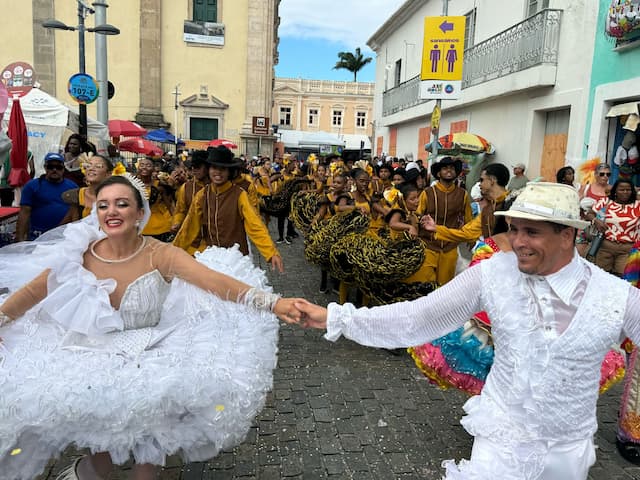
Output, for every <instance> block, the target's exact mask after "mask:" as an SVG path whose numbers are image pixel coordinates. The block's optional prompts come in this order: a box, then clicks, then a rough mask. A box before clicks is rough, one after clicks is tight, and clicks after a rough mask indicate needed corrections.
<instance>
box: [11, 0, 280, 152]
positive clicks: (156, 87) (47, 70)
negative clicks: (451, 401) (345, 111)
mask: <svg viewBox="0 0 640 480" xmlns="http://www.w3.org/2000/svg"><path fill="white" fill-rule="evenodd" d="M85 3H86V4H88V5H89V4H91V3H92V2H91V1H87V2H85ZM103 3H104V2H103ZM107 3H110V5H109V8H108V9H107V23H109V24H112V25H114V26H116V27H117V28H119V29H120V32H121V33H120V35H116V36H108V37H107V50H108V56H107V58H108V78H109V80H110V81H111V82H112V83H113V85H114V86H115V95H114V96H113V98H112V99H111V100H110V101H109V118H110V119H125V120H136V121H137V122H138V123H140V124H142V125H143V126H145V127H147V128H149V129H153V128H159V127H164V128H168V129H169V130H170V131H172V132H176V131H177V133H178V135H179V136H180V137H182V138H185V139H192V140H203V141H204V140H207V141H208V140H211V139H214V138H226V139H228V140H232V141H234V142H235V143H237V144H238V145H239V151H238V153H240V152H246V153H249V154H256V153H258V151H260V153H265V154H270V153H271V152H272V148H273V139H274V137H273V134H272V132H271V131H269V129H268V127H269V125H270V124H271V123H273V122H271V120H270V119H268V117H269V115H270V113H271V107H272V102H273V100H272V85H273V78H274V73H273V72H274V65H275V64H277V61H278V52H277V46H278V25H279V17H278V6H279V3H280V0H234V1H224V0H127V1H118V2H115V1H112V2H107ZM0 5H4V6H5V7H6V8H4V11H5V12H9V11H10V12H11V21H7V22H5V24H4V25H3V28H2V31H0V42H1V43H2V44H3V45H4V46H5V48H3V49H2V53H0V64H2V65H0V66H5V65H8V64H10V63H12V62H16V61H25V62H27V63H30V64H31V65H33V67H34V70H35V72H36V77H37V80H38V81H39V83H40V84H41V88H42V89H43V90H44V91H46V92H47V93H50V94H52V95H54V96H55V97H57V98H59V99H60V100H62V101H63V102H65V103H73V100H72V99H71V98H70V96H69V94H68V93H67V82H68V79H69V78H70V77H71V75H73V74H75V73H77V72H78V71H79V68H78V63H79V62H78V51H79V47H78V34H77V33H75V32H70V31H62V30H55V31H54V30H48V29H46V28H44V27H42V22H43V21H45V20H48V19H53V18H55V19H56V20H60V21H61V22H64V23H65V24H67V25H70V26H76V25H77V24H78V9H77V5H78V4H77V2H74V1H71V0H30V1H29V0H28V1H22V2H10V1H9V0H0ZM85 23H86V27H88V28H90V27H93V26H94V25H95V20H94V18H93V15H91V14H89V15H88V16H87V18H86V20H85ZM85 44H86V46H85V57H86V72H87V73H88V74H90V75H92V76H94V77H95V74H96V62H95V34H93V33H90V32H87V33H86V34H85ZM176 92H177V93H178V95H176ZM176 104H177V109H176V108H175V107H176ZM88 114H89V116H91V117H93V118H96V114H97V112H96V103H93V104H91V105H89V106H88ZM254 117H259V118H261V119H263V120H262V121H259V122H258V123H264V124H266V126H267V132H265V134H264V135H262V136H259V135H256V134H254V133H252V132H253V131H254V130H253V129H252V121H253V118H254Z"/></svg>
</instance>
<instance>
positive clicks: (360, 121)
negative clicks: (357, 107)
mask: <svg viewBox="0 0 640 480" xmlns="http://www.w3.org/2000/svg"><path fill="white" fill-rule="evenodd" d="M366 126H367V112H356V127H357V128H365V127H366Z"/></svg>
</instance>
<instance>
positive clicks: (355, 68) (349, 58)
mask: <svg viewBox="0 0 640 480" xmlns="http://www.w3.org/2000/svg"><path fill="white" fill-rule="evenodd" d="M338 57H339V58H340V60H339V61H337V62H336V66H335V67H333V69H334V70H339V69H341V68H344V69H345V70H349V71H350V72H353V81H354V82H355V81H356V78H357V76H358V72H359V71H360V70H362V67H364V66H365V65H366V64H367V63H371V60H373V59H372V58H371V57H365V56H364V55H362V52H360V47H358V48H356V52H355V55H354V54H353V53H351V52H338Z"/></svg>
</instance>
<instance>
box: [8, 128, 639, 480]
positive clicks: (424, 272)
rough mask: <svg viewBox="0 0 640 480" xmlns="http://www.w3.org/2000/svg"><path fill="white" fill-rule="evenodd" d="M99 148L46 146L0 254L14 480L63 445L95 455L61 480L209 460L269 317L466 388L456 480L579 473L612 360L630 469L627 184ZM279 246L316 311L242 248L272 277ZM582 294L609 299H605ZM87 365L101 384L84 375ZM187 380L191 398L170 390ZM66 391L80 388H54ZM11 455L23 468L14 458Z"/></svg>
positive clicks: (261, 383)
mask: <svg viewBox="0 0 640 480" xmlns="http://www.w3.org/2000/svg"><path fill="white" fill-rule="evenodd" d="M113 158H114V156H113V155H112V156H102V155H99V154H97V153H95V152H93V151H91V148H90V146H87V145H86V143H85V142H83V140H82V138H70V139H69V142H67V146H66V147H65V152H61V153H57V152H54V153H49V154H47V155H46V157H45V158H44V167H45V174H44V175H43V176H41V177H39V178H35V179H33V180H31V182H29V183H28V184H27V185H26V186H25V187H24V189H23V191H22V196H21V206H20V213H19V218H18V224H17V230H16V242H17V243H16V244H15V245H11V246H8V247H5V248H3V249H0V271H2V272H5V274H0V287H3V288H4V289H5V290H7V291H9V292H11V293H12V295H11V296H8V297H6V298H4V299H0V301H2V300H4V303H1V304H0V337H2V343H3V353H2V354H0V355H1V356H3V362H0V369H1V370H2V375H4V376H5V378H6V379H7V380H6V382H7V385H9V386H11V387H12V388H13V387H15V388H13V390H12V392H13V393H12V394H11V395H9V396H5V397H4V400H2V399H0V412H1V411H3V408H4V407H6V409H5V410H6V411H7V412H12V413H11V419H9V418H8V417H7V415H8V414H3V419H4V420H7V421H6V422H0V425H3V426H2V427H0V428H1V429H3V431H2V432H0V468H2V469H3V471H7V472H12V475H14V477H15V478H30V476H32V475H35V474H37V473H38V472H39V471H40V470H41V469H42V468H43V465H44V464H46V462H47V460H48V459H49V458H50V457H51V456H53V455H56V454H57V453H58V452H60V451H62V450H63V449H64V448H65V446H66V445H67V444H69V443H75V444H76V445H79V446H81V447H87V448H89V449H90V450H91V452H92V454H91V455H90V456H87V457H83V458H80V459H78V460H76V461H75V462H74V463H73V465H71V466H70V467H69V469H68V470H67V472H66V473H65V475H67V476H65V477H63V478H64V479H73V478H104V477H106V476H107V475H109V472H110V471H111V469H112V468H113V464H114V463H116V464H117V463H122V462H124V461H126V460H127V459H128V458H129V456H133V458H134V460H135V462H136V467H135V468H134V476H135V478H138V479H143V478H154V475H156V472H157V470H156V466H157V465H162V464H163V462H164V457H165V456H166V455H168V454H173V453H176V452H180V453H181V454H182V455H183V457H184V458H185V459H188V460H197V459H206V458H210V457H211V456H214V455H215V454H217V452H219V451H220V450H221V449H223V448H227V447H229V446H230V445H234V444H236V443H238V442H239V441H241V439H242V437H243V435H244V433H246V430H247V428H248V425H249V424H248V421H250V419H251V418H252V416H253V415H255V414H256V412H257V411H259V409H260V408H261V406H262V404H263V402H264V393H265V392H266V391H267V390H268V389H269V387H270V381H271V370H272V369H273V367H274V366H275V355H276V344H277V335H276V334H277V323H276V322H275V317H274V315H273V314H275V315H276V316H277V317H279V318H280V319H281V320H283V321H285V322H287V323H293V324H299V325H301V326H304V327H317V328H326V329H327V338H328V339H329V340H336V339H337V338H338V337H339V336H341V335H344V336H346V337H348V338H351V339H353V340H355V341H357V342H359V343H362V344H364V345H369V346H376V347H380V348H386V349H389V350H390V351H392V352H397V349H400V348H402V349H404V348H409V352H410V354H411V355H412V357H413V358H414V360H415V363H416V366H417V367H418V368H419V369H420V370H421V371H422V372H423V373H424V374H425V375H426V376H427V377H428V378H429V379H430V380H431V381H432V382H433V383H434V384H437V385H439V386H441V387H443V388H457V389H460V390H462V391H465V392H467V393H469V394H470V395H472V397H471V399H470V400H469V401H468V402H467V404H465V411H466V413H467V416H466V417H465V418H464V420H463V424H464V426H465V428H466V429H467V430H468V431H469V433H470V434H472V435H473V436H474V437H475V442H474V447H473V451H472V453H471V459H470V460H469V461H465V460H463V461H461V462H460V463H458V464H457V465H456V464H455V463H454V462H447V463H446V467H445V469H446V478H452V479H456V478H505V479H531V480H534V479H540V480H556V479H576V480H578V479H586V476H587V472H588V470H589V467H590V466H591V465H592V464H593V462H594V461H595V454H594V445H593V440H592V437H593V434H594V432H595V429H596V422H595V415H594V412H595V401H596V399H597V393H598V391H599V392H603V391H606V390H607V389H608V388H609V387H610V386H611V385H612V384H613V383H615V382H616V381H619V380H621V378H622V376H623V375H624V368H625V364H626V365H627V379H626V383H625V396H624V400H623V402H622V408H621V417H620V418H621V420H620V426H619V434H618V448H619V450H620V453H621V454H622V455H623V456H624V457H625V458H626V459H628V460H629V461H631V462H634V463H637V464H640V431H638V429H637V428H636V426H635V425H636V423H637V422H635V420H634V419H636V418H640V408H639V407H638V402H634V401H632V400H633V399H635V398H640V388H638V386H637V385H638V384H639V383H640V382H638V380H639V379H640V367H638V366H637V363H636V349H635V347H634V346H633V343H632V341H631V340H640V321H639V320H640V319H638V318H637V313H636V312H637V311H638V310H637V304H638V301H640V296H639V294H638V293H637V291H636V290H635V289H631V288H630V286H631V285H632V284H634V285H635V284H636V283H637V281H638V278H635V277H634V275H635V274H637V272H640V254H639V253H638V252H639V251H640V242H639V240H640V238H639V236H638V227H639V221H640V201H639V200H638V197H637V195H638V193H637V191H636V188H635V186H634V185H633V183H632V182H630V181H628V180H625V179H618V180H617V181H616V182H615V183H614V184H613V185H609V182H608V179H609V178H610V172H611V169H610V167H609V166H608V165H607V164H601V165H598V166H597V167H596V168H595V171H594V172H593V176H592V178H591V179H590V180H588V181H587V182H586V183H585V184H584V185H578V184H576V180H575V171H574V170H573V169H572V168H571V167H563V168H562V169H560V170H559V171H558V173H557V178H556V182H554V183H551V182H549V183H547V182H536V181H534V182H530V181H529V179H528V178H527V176H526V175H525V165H523V164H516V165H515V166H513V167H512V168H513V174H514V175H513V176H511V175H510V172H509V168H508V167H507V166H505V165H502V164H500V163H489V164H487V165H486V166H485V167H484V168H482V170H481V172H480V177H479V181H478V183H477V185H474V186H472V185H466V184H465V177H464V171H465V164H464V161H463V159H462V158H458V157H455V156H443V157H441V158H440V159H439V160H438V161H436V162H434V163H432V164H431V165H430V166H429V168H428V169H427V168H425V166H424V165H423V164H422V162H421V161H415V162H414V161H405V160H403V159H395V158H394V159H391V158H377V157H376V158H373V159H370V160H366V159H362V160H358V161H355V162H353V161H344V160H343V159H342V158H341V157H340V156H339V155H334V154H332V155H328V156H325V157H320V156H316V155H313V154H312V155H310V156H309V157H308V158H305V159H299V158H296V156H295V155H289V154H287V155H285V156H283V157H278V158H275V159H274V160H273V161H272V160H271V159H270V158H267V157H253V158H251V159H247V158H246V157H244V156H240V157H236V156H234V154H233V152H232V151H230V150H229V149H227V148H225V147H216V148H209V149H208V150H206V151H204V150H197V151H193V152H190V153H189V154H185V155H184V156H175V155H166V156H165V157H164V158H162V159H153V158H149V157H142V158H138V159H136V160H135V161H133V162H131V163H130V164H128V165H126V166H125V165H123V164H121V163H114V161H113ZM273 217H276V218H275V225H274V227H275V231H277V238H276V239H275V240H274V239H273V238H272V237H271V234H270V229H269V227H270V223H271V222H272V221H274V220H273ZM294 241H304V251H305V257H306V259H307V261H309V262H310V263H313V264H316V265H317V266H318V267H319V278H318V280H319V288H320V290H321V291H323V292H328V291H330V290H332V289H334V290H335V291H336V292H337V293H338V298H339V301H338V303H337V304H331V305H329V307H328V310H327V309H325V308H324V307H323V306H317V305H313V304H311V303H309V302H307V301H306V300H304V299H288V298H280V297H279V296H278V295H277V294H275V293H273V292H271V291H270V288H269V287H268V285H266V283H265V277H264V274H263V273H262V272H260V271H259V270H258V269H256V268H255V267H254V266H253V265H252V264H251V260H250V256H249V253H250V249H251V245H253V247H254V248H255V249H256V250H257V252H258V253H259V254H260V255H261V256H262V257H263V258H264V260H265V261H266V262H268V263H270V265H271V267H272V268H273V269H274V270H276V271H278V272H280V273H284V272H285V261H286V258H284V259H283V256H282V254H281V253H280V251H279V249H278V246H277V245H278V244H280V245H282V244H287V243H291V242H294ZM468 244H475V247H474V249H473V256H472V258H471V264H470V267H469V268H466V264H467V263H468V259H465V256H464V248H463V247H464V245H468ZM61 247H63V248H61ZM194 255H195V259H194ZM583 257H586V259H588V260H591V262H589V261H587V260H586V259H584V258H583ZM25 263H26V264H28V265H29V268H22V269H21V270H20V274H15V272H14V270H15V269H17V268H19V267H18V266H19V265H24V264H25ZM598 267H599V268H598ZM9 272H11V273H10V274H9ZM605 272H606V273H605ZM636 276H637V277H640V274H638V275H636ZM620 277H623V278H626V279H627V280H629V281H628V282H625V281H624V280H622V279H621V278H620ZM502 287H508V288H507V291H506V292H505V289H504V288H502ZM596 289H598V290H603V289H605V290H606V291H611V292H614V291H615V292H616V293H615V294H613V293H612V294H611V295H610V296H609V297H608V298H607V300H606V302H599V303H598V302H596V301H595V297H596V296H595V295H592V294H593V293H594V292H595V291H596ZM211 293H212V294H213V295H210V294H211ZM401 302H403V303H401ZM404 302H407V303H404ZM354 304H355V306H354ZM358 307H359V308H358ZM612 312H613V313H612ZM575 323H581V324H583V325H582V326H581V327H573V328H571V327H572V326H573V324H575ZM34 324H38V325H40V327H39V328H38V329H36V330H35V331H34V329H33V327H32V326H33V325H34ZM222 331H224V334H222V333H221V332H222ZM594 332H595V333H594ZM623 332H624V335H623V337H624V336H625V335H626V336H628V337H629V338H630V339H631V340H627V341H625V343H624V344H623V347H621V348H624V349H625V351H626V352H628V358H627V359H625V355H624V354H623V353H621V352H622V350H621V348H618V347H616V344H619V343H620V338H619V337H620V336H621V335H622V333H623ZM45 340H47V341H46V342H45ZM43 342H44V343H43ZM47 345H48V346H47ZM212 352H213V353H212ZM27 353H29V354H31V353H33V356H34V361H33V362H26V361H24V358H25V356H27ZM625 360H628V362H625ZM252 363H261V365H262V366H261V368H260V369H258V370H255V371H251V372H250V371H249V370H250V369H251V368H250V365H252ZM43 364H44V365H47V367H46V368H45V369H44V371H43V370H42V365H43ZM134 366H135V368H134ZM38 368H40V369H41V371H39V372H38V371H37V369H38ZM91 369H93V370H94V371H95V370H97V371H99V372H100V373H99V374H96V375H94V376H93V377H91V380H86V378H88V377H87V375H88V374H87V372H88V371H89V370H91ZM60 371H63V372H64V373H62V374H60V373H54V372H60ZM229 372H231V374H230V373H229ZM43 376H48V377H50V378H49V380H47V382H45V383H46V385H45V384H42V383H39V381H34V382H24V381H22V380H21V379H24V378H43ZM240 377H242V379H243V380H242V382H240V383H241V384H240V383H239V382H236V381H234V378H240ZM185 379H197V381H194V382H193V384H194V385H196V387H195V389H194V390H189V391H186V390H184V389H182V391H180V390H181V389H180V387H178V385H180V384H182V385H184V381H185ZM114 382H115V383H114ZM180 382H182V383H180ZM53 383H56V384H57V385H62V386H63V387H59V386H58V387H56V386H54V385H53ZM114 384H118V385H119V386H118V387H117V388H116V389H115V390H113V391H112V392H111V393H110V394H109V395H103V394H104V390H105V389H108V388H109V387H110V386H111V387H112V386H113V385H114ZM65 385H66V386H68V385H74V387H73V388H75V386H77V389H78V392H80V389H83V390H82V392H81V393H78V394H77V395H73V396H68V395H65V393H66V390H65V388H64V386H65ZM43 387H44V388H43ZM150 391H153V392H164V394H165V395H169V396H170V397H171V401H170V402H168V401H167V400H166V398H163V396H162V395H161V394H158V395H155V394H154V397H156V398H149V397H150V395H149V394H148V392H150ZM178 391H179V393H176V392H178ZM100 395H102V397H103V398H99V397H100ZM243 399H247V400H246V401H245V400H243ZM216 402H219V405H220V406H221V408H220V409H216V410H215V411H211V408H210V407H211V405H212V404H215V403H216ZM16 404H18V405H24V407H22V406H19V407H16V406H15V405H16ZM34 404H36V405H43V404H46V405H49V406H50V407H47V408H46V409H34V408H33V405H34ZM131 404H133V405H135V410H134V411H129V409H128V407H127V405H131ZM10 406H11V408H9V407H10ZM205 406H206V407H205ZM16 408H18V409H19V412H18V413H17V414H16V413H15V411H16ZM132 408H133V407H132ZM96 409H98V410H99V411H100V415H99V416H98V417H96V416H95V413H96ZM124 410H126V411H124ZM180 412H182V413H180ZM152 417H153V420H152V419H151V418H152ZM241 419H243V420H241ZM634 422H635V423H634ZM169 432H170V433H171V440H170V441H169V440H168V438H167V435H168V434H169ZM18 444H19V445H21V446H22V447H21V448H24V446H25V445H28V446H29V449H30V452H31V453H30V457H29V459H26V457H24V456H22V457H21V456H20V455H10V454H9V453H8V452H11V451H12V450H14V449H15V447H16V445H18ZM473 475H475V476H473Z"/></svg>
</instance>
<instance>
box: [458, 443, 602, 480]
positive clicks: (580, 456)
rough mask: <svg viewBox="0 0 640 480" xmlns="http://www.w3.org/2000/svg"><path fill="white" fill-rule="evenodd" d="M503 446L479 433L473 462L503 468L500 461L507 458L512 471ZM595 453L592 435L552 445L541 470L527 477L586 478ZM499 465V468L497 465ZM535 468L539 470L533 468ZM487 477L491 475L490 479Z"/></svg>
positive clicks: (537, 479)
mask: <svg viewBox="0 0 640 480" xmlns="http://www.w3.org/2000/svg"><path fill="white" fill-rule="evenodd" d="M504 453H505V452H504V446H503V445H500V444H498V443H495V442H492V441H491V440H488V439H486V438H484V437H480V436H477V437H475V440H474V442H473V449H472V450H471V459H470V462H469V463H470V464H471V465H474V464H476V465H478V464H480V465H492V470H493V469H495V470H497V471H500V470H502V469H501V468H500V467H499V466H498V465H497V464H499V463H503V462H504V465H503V466H504V471H510V470H511V467H510V466H509V465H508V464H507V463H508V462H509V461H512V459H513V457H511V456H507V455H504ZM595 461H596V454H595V447H594V445H593V439H592V438H588V439H585V440H578V441H575V442H569V443H555V444H550V445H549V450H548V452H547V455H546V456H545V458H544V461H543V470H542V473H541V474H536V473H533V471H531V476H528V475H527V469H526V467H525V475H524V478H523V480H524V479H526V480H586V479H587V476H588V474H589V468H590V467H591V466H592V465H593V464H594V463H595ZM496 467H497V468H496ZM532 470H534V471H535V470H537V468H533V469H532ZM487 480H488V479H487Z"/></svg>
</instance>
